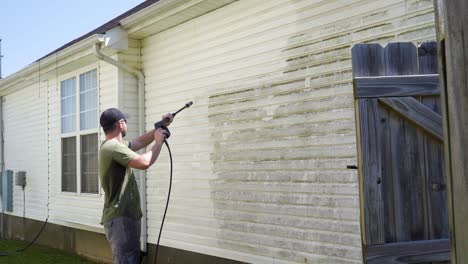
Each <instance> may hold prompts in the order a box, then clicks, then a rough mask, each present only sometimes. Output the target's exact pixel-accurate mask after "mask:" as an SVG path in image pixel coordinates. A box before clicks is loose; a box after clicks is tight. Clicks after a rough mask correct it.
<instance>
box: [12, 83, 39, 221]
mask: <svg viewBox="0 0 468 264" xmlns="http://www.w3.org/2000/svg"><path fill="white" fill-rule="evenodd" d="M39 86H40V88H39ZM3 110H4V113H3V115H4V119H3V120H4V126H5V146H4V150H5V169H7V170H13V173H14V174H13V177H15V174H16V172H18V171H26V187H25V189H24V193H23V190H22V188H21V187H20V186H16V185H15V182H14V180H13V211H14V212H13V214H14V215H16V216H21V217H22V216H24V217H26V218H32V219H36V220H41V221H44V220H45V218H46V217H47V202H48V198H47V196H48V182H47V122H46V120H47V82H42V81H38V82H37V83H36V84H33V85H30V86H28V87H25V88H24V89H21V90H19V91H16V92H14V93H11V94H9V95H7V96H5V97H4V105H3ZM23 194H24V197H23ZM24 198H25V202H24V201H23V199H24ZM24 205H25V206H24Z"/></svg>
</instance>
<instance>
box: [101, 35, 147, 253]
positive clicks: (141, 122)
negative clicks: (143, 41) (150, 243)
mask: <svg viewBox="0 0 468 264" xmlns="http://www.w3.org/2000/svg"><path fill="white" fill-rule="evenodd" d="M94 54H95V55H96V57H97V58H98V59H100V60H102V61H105V62H107V63H109V64H112V65H114V66H115V67H117V68H119V69H122V70H124V71H127V72H129V73H131V74H133V75H135V76H136V78H137V80H138V134H139V135H143V134H144V133H145V94H144V93H145V76H144V75H143V73H142V72H141V71H139V70H136V69H134V68H132V67H130V66H128V65H126V64H124V63H122V62H119V61H117V60H114V59H113V58H111V57H109V56H106V55H104V54H103V53H102V52H101V43H95V44H94ZM141 174H142V177H141V179H140V190H139V191H140V199H141V211H142V212H143V218H142V221H141V237H140V241H141V245H140V247H141V251H143V252H146V243H147V240H146V237H147V234H146V233H147V230H146V215H147V212H146V170H143V171H141Z"/></svg>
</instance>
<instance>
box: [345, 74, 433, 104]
mask: <svg viewBox="0 0 468 264" xmlns="http://www.w3.org/2000/svg"><path fill="white" fill-rule="evenodd" d="M354 87H355V91H356V93H355V97H356V98H373V97H399V96H422V95H439V94H440V90H439V75H438V74H430V75H429V74H427V75H405V76H382V77H356V78H354Z"/></svg>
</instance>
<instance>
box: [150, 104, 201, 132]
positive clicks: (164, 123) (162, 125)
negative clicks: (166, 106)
mask: <svg viewBox="0 0 468 264" xmlns="http://www.w3.org/2000/svg"><path fill="white" fill-rule="evenodd" d="M192 104H193V102H188V103H186V104H185V106H184V107H182V108H181V109H179V110H178V111H177V112H175V113H173V114H172V117H173V118H174V117H175V116H176V115H177V114H178V113H179V112H180V111H182V110H184V109H185V108H189V107H190V106H191V105H192ZM170 121H171V120H170V119H169V118H168V117H166V118H164V119H163V120H161V121H159V122H156V123H154V128H155V129H158V128H162V129H164V130H165V131H166V139H168V138H169V137H170V136H171V132H170V131H169V128H167V126H168V125H169V122H170Z"/></svg>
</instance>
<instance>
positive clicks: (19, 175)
mask: <svg viewBox="0 0 468 264" xmlns="http://www.w3.org/2000/svg"><path fill="white" fill-rule="evenodd" d="M15 185H18V186H21V187H23V188H24V187H25V186H26V172H25V171H18V172H16V176H15Z"/></svg>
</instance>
